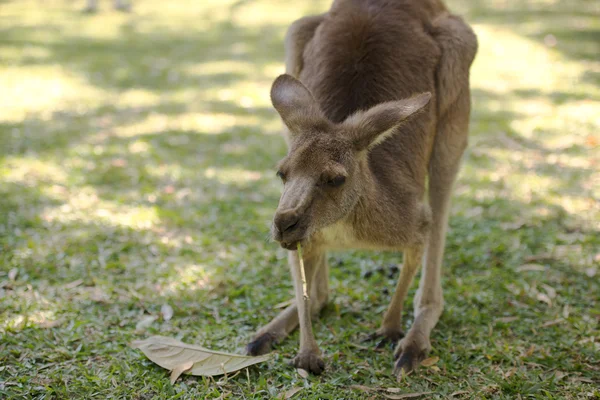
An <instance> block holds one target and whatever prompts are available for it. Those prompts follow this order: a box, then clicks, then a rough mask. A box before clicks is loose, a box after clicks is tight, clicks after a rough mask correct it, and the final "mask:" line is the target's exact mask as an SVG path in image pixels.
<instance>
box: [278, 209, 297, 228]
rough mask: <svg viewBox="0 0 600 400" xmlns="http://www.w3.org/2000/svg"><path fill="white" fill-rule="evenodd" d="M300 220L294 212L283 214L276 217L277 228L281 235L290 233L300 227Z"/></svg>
mask: <svg viewBox="0 0 600 400" xmlns="http://www.w3.org/2000/svg"><path fill="white" fill-rule="evenodd" d="M299 221H300V218H299V217H298V216H297V215H296V214H295V213H293V212H282V213H278V214H277V215H276V216H275V226H276V227H277V229H279V232H281V233H289V232H291V231H293V230H294V228H296V227H297V226H298V222H299Z"/></svg>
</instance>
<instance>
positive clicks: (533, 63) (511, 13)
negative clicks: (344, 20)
mask: <svg viewBox="0 0 600 400" xmlns="http://www.w3.org/2000/svg"><path fill="white" fill-rule="evenodd" d="M284 3H285V4H284ZM327 3H328V1H311V0H297V1H293V2H280V1H274V0H245V1H244V0H242V1H234V0H219V1H217V0H203V1H192V0H181V1H176V2H164V1H156V0H147V1H143V2H142V1H140V2H134V12H133V13H131V14H121V13H117V12H114V11H112V10H111V9H110V8H109V5H108V3H106V2H105V3H101V5H102V6H103V7H104V9H103V10H102V11H101V12H99V13H98V14H96V15H91V16H90V15H83V14H81V13H80V12H79V10H78V9H77V7H83V4H81V5H80V4H76V3H74V2H66V1H53V2H38V1H28V0H23V1H2V2H1V4H0V52H1V54H2V58H1V59H0V93H2V95H1V96H0V398H14V399H22V398H40V399H45V398H56V399H67V398H86V399H91V398H100V399H107V398H135V399H149V398H157V399H166V398H190V399H191V398H196V399H197V398H207V399H210V398H215V399H216V398H231V399H237V398H257V399H258V398H276V397H278V396H282V395H283V394H284V393H285V392H286V391H287V390H289V389H291V388H294V387H298V386H299V387H302V388H303V389H302V391H300V392H299V393H298V394H297V395H296V397H295V398H305V399H316V398H320V399H341V398H343V399H363V398H380V397H381V392H375V391H371V392H368V393H365V392H363V391H360V390H359V389H356V388H353V387H352V386H353V385H362V386H367V387H371V388H391V387H394V388H400V389H401V391H402V392H403V393H404V392H433V394H431V395H427V396H424V397H426V398H437V399H445V398H449V397H450V396H451V395H452V394H454V397H453V398H472V399H483V398H489V399H495V398H498V399H515V398H536V399H575V398H581V399H589V398H600V391H599V389H598V386H599V384H600V328H599V323H600V283H599V282H600V268H599V264H600V234H599V231H600V207H599V206H598V205H599V204H600V203H599V200H600V172H599V170H600V150H599V142H600V136H599V132H600V60H599V59H598V54H600V41H598V38H599V36H600V4H599V3H598V1H597V0H546V1H537V2H509V1H492V0H485V1H475V0H471V1H458V0H455V1H452V2H451V4H450V5H451V6H452V7H453V9H454V10H457V11H458V12H460V13H462V14H464V15H465V17H466V18H467V20H468V21H469V22H470V23H472V24H473V26H474V28H475V30H476V31H477V34H478V36H479V40H480V52H479V54H478V57H477V59H476V62H475V65H474V68H473V79H472V87H473V103H474V111H473V115H472V124H471V127H472V129H471V144H470V150H469V153H468V155H467V156H466V158H465V163H464V167H463V170H462V173H461V178H460V181H459V182H458V184H457V186H456V194H455V197H454V203H453V213H452V217H451V221H450V230H449V234H448V243H447V249H446V255H445V260H444V282H443V284H444V288H445V299H446V304H447V306H446V309H445V311H444V314H443V316H442V318H441V320H440V322H439V324H438V326H437V328H436V329H435V330H434V332H433V335H432V344H433V347H434V350H433V352H432V354H433V355H435V356H439V357H440V361H439V362H438V363H437V364H436V367H437V368H432V367H429V368H426V367H422V368H421V369H420V370H419V371H418V373H416V374H413V375H410V376H409V377H407V378H406V380H405V381H403V382H401V383H397V382H396V381H395V379H394V378H393V376H392V367H393V365H392V352H391V350H385V351H377V350H375V349H374V346H373V345H371V344H368V343H367V344H365V343H361V339H362V338H363V337H365V336H366V335H367V334H369V333H371V332H372V331H373V330H374V329H376V328H377V326H378V324H379V323H380V320H381V316H382V314H383V311H384V310H385V307H386V305H387V302H388V299H389V297H390V295H389V291H390V290H392V289H393V287H394V284H395V279H396V277H395V276H388V274H387V272H386V273H379V272H377V271H379V270H380V267H382V266H383V267H385V269H387V268H388V267H387V266H388V265H390V264H397V263H400V262H401V255H399V254H393V253H363V252H351V253H339V254H332V256H331V264H332V266H333V268H332V273H331V275H332V276H331V282H332V283H331V286H332V290H333V291H332V301H331V304H330V305H329V306H328V307H327V309H326V310H325V312H324V315H323V318H322V319H320V320H319V321H318V322H316V323H315V333H316V337H317V340H318V342H319V344H320V346H321V349H322V350H323V351H324V354H325V360H326V363H327V371H326V373H325V374H324V375H322V376H320V377H313V376H311V377H309V378H308V379H306V380H305V379H303V378H302V377H300V376H299V375H298V374H297V373H296V372H295V371H294V370H293V369H291V368H290V367H288V366H287V365H286V360H289V359H290V358H291V357H293V356H294V355H295V351H296V349H297V344H298V334H297V333H295V334H294V335H292V336H291V337H290V338H289V339H288V340H286V341H285V342H284V343H282V345H281V346H280V347H278V348H277V350H276V352H275V356H274V358H273V359H272V360H271V361H269V362H267V363H265V364H262V365H260V366H255V367H251V368H250V369H249V370H248V371H242V372H241V373H239V374H237V375H235V376H233V377H232V376H230V377H227V378H216V379H206V378H199V377H190V376H184V377H183V379H181V380H180V381H178V383H176V384H175V385H174V386H171V385H170V383H169V379H168V374H167V372H166V371H164V370H162V369H161V368H159V367H157V366H156V365H154V364H152V363H151V362H150V361H148V360H147V359H146V358H145V357H144V356H143V355H142V354H141V353H140V352H139V351H137V350H133V349H131V348H129V347H128V344H129V343H130V342H131V341H132V340H135V339H139V338H144V337H146V336H149V335H152V334H162V335H167V336H173V337H176V338H178V339H181V340H184V341H187V342H189V343H196V344H202V345H204V346H206V347H210V348H214V349H221V350H226V351H242V350H243V347H244V346H245V344H246V343H247V341H248V340H249V339H250V338H251V335H252V333H253V331H254V330H255V329H256V328H258V327H259V326H261V325H262V324H264V323H266V322H268V321H269V319H270V318H272V317H273V316H274V315H276V313H277V311H278V310H276V309H275V308H274V306H275V305H276V304H278V303H280V302H283V301H286V300H288V299H289V298H290V297H291V296H292V288H291V280H290V277H289V275H288V269H287V265H286V260H285V252H284V251H283V250H282V249H278V248H277V246H276V245H275V244H274V243H271V242H270V241H268V240H267V239H266V238H267V236H268V227H269V223H270V218H271V216H272V213H273V211H274V209H275V207H276V204H277V200H278V196H279V190H280V185H279V183H278V182H277V179H276V178H275V176H274V168H273V167H274V165H275V163H276V162H277V161H278V159H279V158H281V157H282V156H283V155H284V154H285V151H286V149H285V144H284V141H283V140H282V138H281V137H280V136H279V130H280V122H279V120H278V117H277V115H276V114H275V113H274V112H273V111H272V109H271V107H270V104H269V99H268V90H269V86H270V84H271V82H272V80H273V79H274V78H275V77H276V76H277V74H279V73H281V72H283V66H282V60H283V54H282V53H283V51H282V39H283V35H284V32H285V29H286V27H287V26H288V25H289V23H290V22H291V21H292V20H294V19H295V18H297V17H300V16H302V15H306V14H309V13H314V12H320V11H322V10H324V9H326V7H327ZM526 264H536V265H534V266H533V267H531V266H528V267H525V268H523V266H524V265H526ZM385 269H384V271H386V270H385ZM369 271H375V272H374V273H373V274H372V275H371V276H370V277H368V278H363V276H364V274H365V273H367V272H369ZM367 275H370V274H367ZM413 293H414V288H413V291H412V292H411V296H412V294H413ZM163 304H169V305H171V306H172V307H173V309H174V310H175V313H174V316H173V318H172V319H171V320H170V321H164V320H162V319H161V318H160V309H161V306H162V305H163ZM411 308H412V304H410V301H409V304H407V307H406V309H407V310H408V311H407V312H406V314H405V324H406V326H407V327H408V326H410V323H411V319H412V312H411V311H410V310H411ZM148 315H150V316H156V317H159V318H157V320H156V321H155V322H154V323H152V324H151V325H150V326H149V327H147V328H141V329H136V325H137V324H138V322H139V321H141V320H142V319H143V318H144V317H145V316H148Z"/></svg>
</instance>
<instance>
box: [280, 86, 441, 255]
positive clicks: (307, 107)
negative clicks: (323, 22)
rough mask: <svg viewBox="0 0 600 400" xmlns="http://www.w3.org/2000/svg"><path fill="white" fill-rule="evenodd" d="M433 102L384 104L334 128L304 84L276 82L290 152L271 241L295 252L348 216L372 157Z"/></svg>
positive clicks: (413, 99)
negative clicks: (368, 157) (299, 244)
mask: <svg viewBox="0 0 600 400" xmlns="http://www.w3.org/2000/svg"><path fill="white" fill-rule="evenodd" d="M430 97H431V94H430V93H422V94H420V95H418V96H414V97H411V98H409V99H404V100H399V101H391V102H387V103H382V104H379V105H376V106H374V107H372V108H370V109H369V110H366V111H359V112H357V113H355V114H353V115H351V116H349V117H348V118H347V119H346V120H345V121H343V122H341V123H333V122H331V121H330V120H328V119H327V117H326V116H325V115H324V114H323V112H322V111H321V109H320V107H319V104H318V103H317V102H316V100H315V99H314V98H313V96H312V94H311V93H310V91H309V90H308V88H306V87H305V86H304V85H303V84H302V83H301V82H300V81H298V80H297V79H295V78H293V77H292V76H290V75H281V76H280V77H279V78H277V79H276V80H275V82H274V83H273V87H272V89H271V101H272V102H273V106H274V107H275V109H276V110H277V112H278V113H279V115H280V116H281V118H282V120H283V122H284V123H285V125H286V126H287V127H288V129H289V151H288V154H287V156H285V157H284V158H283V160H281V161H280V162H279V165H278V171H277V175H278V176H279V177H280V178H281V179H282V181H283V184H284V187H283V193H282V195H281V199H280V200H279V205H278V207H277V211H276V212H275V217H274V220H273V229H272V234H273V239H275V240H276V241H278V242H279V243H280V244H281V246H282V247H284V248H287V249H289V250H293V249H295V247H296V244H297V243H298V242H301V241H303V240H305V239H306V238H308V237H309V236H311V235H312V234H314V233H315V232H317V231H318V230H320V229H322V228H324V227H326V226H328V225H330V224H333V223H335V222H336V221H338V220H341V219H342V218H344V217H345V216H347V215H348V214H349V213H350V212H351V211H352V209H353V208H354V207H355V206H356V204H357V202H358V201H359V198H360V196H361V193H362V192H363V191H364V190H365V188H364V187H365V181H364V180H365V179H368V178H367V174H366V173H367V172H368V171H365V170H366V169H368V165H367V162H366V160H367V154H368V152H369V151H370V150H371V149H373V148H374V147H375V146H377V145H379V144H380V143H382V142H383V141H384V140H385V139H386V138H387V137H389V136H391V135H392V134H393V133H394V132H396V130H397V129H396V128H398V126H400V124H401V123H402V122H403V121H404V120H406V119H407V118H408V117H409V116H410V115H412V114H414V113H415V112H417V111H419V110H420V109H421V108H423V107H424V106H425V105H426V104H427V103H428V102H429V99H430Z"/></svg>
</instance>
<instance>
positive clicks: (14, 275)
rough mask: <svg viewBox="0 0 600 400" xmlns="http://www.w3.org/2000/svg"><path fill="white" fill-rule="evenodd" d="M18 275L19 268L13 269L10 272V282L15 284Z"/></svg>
mask: <svg viewBox="0 0 600 400" xmlns="http://www.w3.org/2000/svg"><path fill="white" fill-rule="evenodd" d="M18 273H19V270H18V269H17V268H13V269H11V270H10V271H8V280H9V281H11V282H14V281H15V279H17V274H18Z"/></svg>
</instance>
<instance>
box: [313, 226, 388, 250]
mask: <svg viewBox="0 0 600 400" xmlns="http://www.w3.org/2000/svg"><path fill="white" fill-rule="evenodd" d="M319 235H320V240H319V241H320V242H321V243H322V244H323V245H324V246H325V247H326V248H327V249H331V250H342V249H361V250H398V249H397V248H393V247H388V246H385V245H382V244H381V243H375V242H373V241H369V240H368V239H362V238H359V237H358V236H357V235H356V231H355V229H354V227H353V226H352V225H351V224H350V223H348V222H347V221H343V220H342V221H338V222H336V223H334V224H332V225H329V226H327V227H325V228H323V229H321V231H320V232H319Z"/></svg>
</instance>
